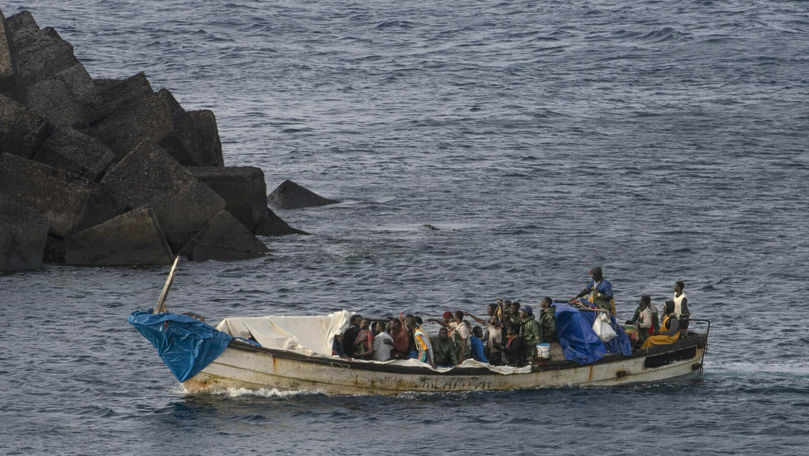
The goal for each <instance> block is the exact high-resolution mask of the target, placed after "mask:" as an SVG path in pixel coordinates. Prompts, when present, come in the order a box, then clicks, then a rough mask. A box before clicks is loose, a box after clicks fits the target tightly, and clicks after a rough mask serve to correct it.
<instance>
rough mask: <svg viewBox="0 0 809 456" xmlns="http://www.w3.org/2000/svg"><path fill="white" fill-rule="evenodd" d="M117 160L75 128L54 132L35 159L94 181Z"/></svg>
mask: <svg viewBox="0 0 809 456" xmlns="http://www.w3.org/2000/svg"><path fill="white" fill-rule="evenodd" d="M114 159H115V154H114V153H113V152H112V151H111V150H110V149H109V147H107V146H106V145H104V143H103V142H101V140H99V139H96V138H94V137H92V136H89V135H86V134H84V133H82V132H80V131H78V130H76V129H74V128H70V127H64V128H59V129H57V130H56V131H55V132H53V133H52V134H51V135H50V136H49V137H48V139H47V140H46V141H45V143H44V144H42V147H40V148H39V150H38V151H37V152H36V154H35V155H34V160H36V161H39V162H42V163H46V164H48V165H51V166H54V167H56V168H60V169H64V170H67V171H70V172H73V173H75V174H78V175H80V176H83V177H86V178H87V179H89V180H90V181H95V180H96V179H97V178H98V177H100V176H101V174H102V173H103V172H104V170H106V169H107V167H108V166H109V165H110V164H111V163H112V161H113V160H114Z"/></svg>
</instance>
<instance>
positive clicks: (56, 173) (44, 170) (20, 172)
mask: <svg viewBox="0 0 809 456" xmlns="http://www.w3.org/2000/svg"><path fill="white" fill-rule="evenodd" d="M0 193H5V194H9V195H12V196H15V197H17V198H19V199H20V200H22V201H23V202H24V203H25V204H27V205H28V206H30V207H31V208H32V209H35V210H37V211H39V212H40V213H41V214H42V215H44V216H45V218H46V219H47V220H48V225H49V227H50V228H49V231H50V233H52V234H54V235H56V236H58V237H65V236H67V235H68V234H70V233H72V232H73V229H74V228H75V226H76V225H77V224H78V222H79V219H80V217H81V215H82V213H83V212H84V206H85V205H86V203H87V199H88V197H89V195H90V182H88V181H87V179H85V178H83V177H81V176H78V175H76V174H73V173H70V172H67V171H63V170H60V169H56V168H54V167H52V166H49V165H46V164H44V163H39V162H36V161H33V160H29V159H26V158H23V157H20V156H17V155H12V154H0Z"/></svg>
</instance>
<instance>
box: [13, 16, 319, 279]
mask: <svg viewBox="0 0 809 456" xmlns="http://www.w3.org/2000/svg"><path fill="white" fill-rule="evenodd" d="M270 200H271V202H272V201H274V203H273V204H274V205H275V206H276V207H282V208H296V207H304V206H313V205H323V204H331V203H333V202H335V201H334V200H329V199H326V198H322V197H319V196H318V195H315V194H314V193H311V192H309V191H308V190H306V189H304V188H303V187H300V186H298V185H297V184H295V183H294V182H291V181H285V182H284V183H283V184H281V185H280V186H279V187H278V188H277V189H276V191H274V192H273V194H271V195H270ZM285 234H305V233H304V232H303V231H301V230H297V229H295V228H292V227H290V226H289V225H288V224H287V223H285V222H284V221H283V220H281V219H280V218H279V217H278V216H277V215H276V214H275V213H273V211H272V210H271V209H270V208H269V207H268V195H267V189H266V183H265V180H264V173H263V172H262V170H261V169H259V168H256V167H247V166H245V167H226V166H224V159H223V155H222V144H221V142H220V140H219V134H218V129H217V124H216V118H215V116H214V114H213V112H211V111H208V110H200V111H185V110H184V109H183V108H182V107H181V106H180V104H179V103H178V102H177V100H175V99H174V97H173V96H172V94H171V93H170V92H169V91H168V90H166V89H160V90H157V91H155V90H154V89H153V88H152V86H151V85H150V83H149V81H148V80H147V78H146V76H145V75H144V74H143V73H138V74H136V75H134V76H132V77H129V78H127V79H120V80H119V79H93V78H92V77H91V76H90V75H89V74H88V72H87V70H86V69H85V68H84V66H83V65H82V64H81V63H80V62H79V61H78V59H76V57H75V55H74V54H73V46H72V45H71V44H70V43H68V42H67V41H65V40H63V39H62V38H61V37H60V36H59V34H58V33H57V32H56V30H54V29H53V28H50V27H46V28H42V29H40V27H39V26H38V25H37V23H36V22H35V21H34V18H33V17H32V15H31V14H30V13H29V12H27V11H23V12H20V13H18V14H15V15H13V16H9V17H8V18H5V16H4V15H3V13H2V11H0V272H13V271H24V270H31V269H39V268H41V267H43V263H57V264H68V265H82V266H129V265H161V264H170V263H171V261H172V258H173V257H174V256H176V255H182V256H184V257H187V258H188V259H191V260H200V261H201V260H208V259H216V260H238V259H246V258H254V257H258V256H261V255H264V254H266V252H267V251H268V249H267V247H266V245H265V244H264V242H262V241H261V240H260V239H258V238H257V237H256V236H257V235H261V236H280V235H285Z"/></svg>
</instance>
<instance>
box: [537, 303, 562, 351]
mask: <svg viewBox="0 0 809 456" xmlns="http://www.w3.org/2000/svg"><path fill="white" fill-rule="evenodd" d="M539 306H540V307H541V308H542V310H541V311H540V314H539V341H540V342H542V343H547V344H549V343H551V342H559V338H558V337H556V306H554V305H553V299H551V298H550V297H549V296H545V297H544V298H542V303H541V304H540V305H539Z"/></svg>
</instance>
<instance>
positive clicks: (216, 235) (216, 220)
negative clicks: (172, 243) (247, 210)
mask: <svg viewBox="0 0 809 456" xmlns="http://www.w3.org/2000/svg"><path fill="white" fill-rule="evenodd" d="M268 250H269V249H267V246H266V245H264V243H263V242H261V241H259V240H258V239H256V237H255V236H253V233H251V232H250V230H248V229H247V227H246V226H244V225H243V224H242V223H241V222H240V221H238V220H236V218H235V217H234V216H233V215H232V214H231V213H230V212H228V211H226V210H222V211H220V212H219V213H217V214H216V215H215V216H214V217H213V218H211V220H209V221H208V223H207V224H206V225H205V227H203V229H202V230H200V232H199V233H198V234H197V235H196V236H195V237H194V239H192V240H191V241H190V242H189V243H188V244H187V245H186V246H185V247H183V249H182V250H181V251H180V255H183V256H186V257H188V258H189V259H191V260H194V261H205V260H220V261H227V260H246V259H249V258H256V257H259V256H261V255H264V254H265V253H266V252H267V251H268Z"/></svg>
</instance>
